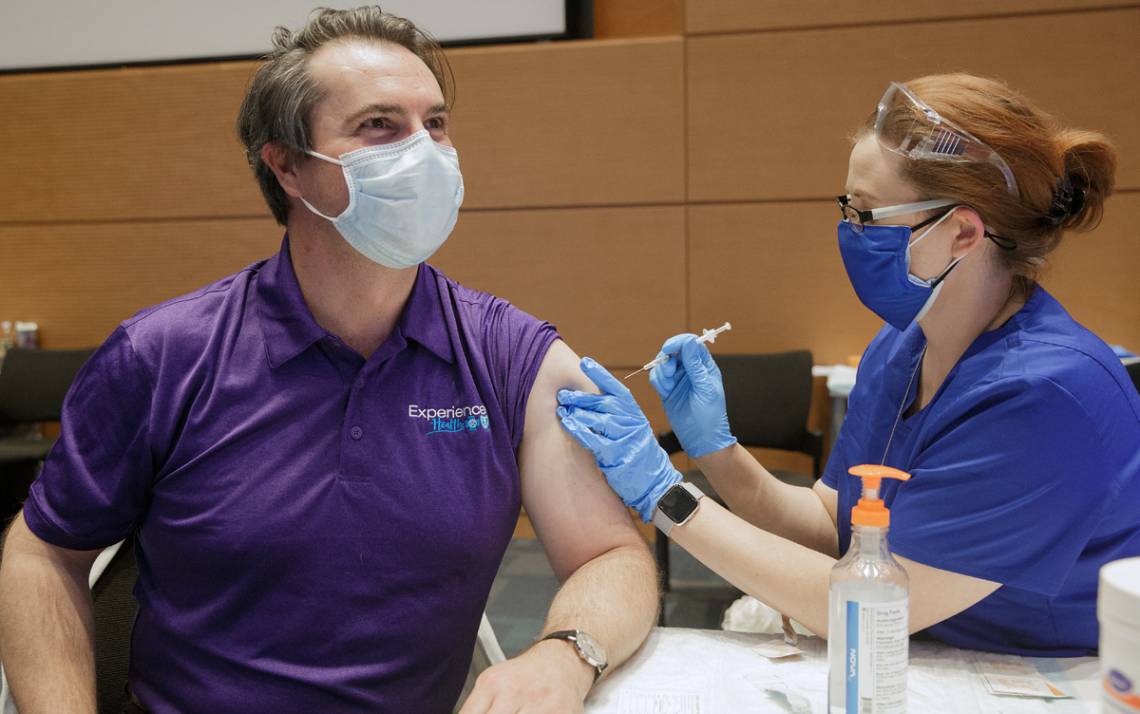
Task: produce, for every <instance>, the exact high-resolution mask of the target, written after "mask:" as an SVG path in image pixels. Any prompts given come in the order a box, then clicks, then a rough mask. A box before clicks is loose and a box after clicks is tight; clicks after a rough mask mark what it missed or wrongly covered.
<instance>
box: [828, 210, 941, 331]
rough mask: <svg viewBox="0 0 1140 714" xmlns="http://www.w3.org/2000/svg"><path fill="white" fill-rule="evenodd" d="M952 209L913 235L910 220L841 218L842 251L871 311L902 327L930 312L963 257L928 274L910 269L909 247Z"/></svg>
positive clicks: (924, 235) (856, 288) (840, 243)
mask: <svg viewBox="0 0 1140 714" xmlns="http://www.w3.org/2000/svg"><path fill="white" fill-rule="evenodd" d="M951 213H953V211H952V210H950V211H947V212H946V213H945V215H943V216H942V217H941V218H939V219H938V220H937V221H935V222H934V223H933V224H932V225H930V226H929V227H928V228H927V229H926V230H925V232H924V233H923V234H922V235H921V236H919V237H918V238H916V239H914V240H911V228H910V226H876V225H871V224H864V225H862V226H857V225H856V224H854V223H852V222H851V221H846V220H844V221H840V222H839V229H838V230H839V253H840V254H841V255H842V256H843V265H844V267H845V268H847V277H848V278H850V280H851V286H852V287H853V288H855V294H856V295H858V296H859V300H860V301H862V303H863V304H864V305H866V306H867V308H868V309H870V310H871V312H873V313H875V314H876V315H878V316H879V317H881V318H882V319H883V320H885V321H886V322H888V323H890V324H891V325H892V326H893V327H895V328H896V329H898V330H905V329H906V328H907V327H908V326H909V325H910V324H911V323H912V322H915V321H917V320H921V319H922V318H923V316H925V315H926V313H927V312H928V311H929V310H930V307H931V306H932V305H933V304H934V301H935V299H936V298H937V297H938V293H939V292H941V290H942V285H943V281H944V280H945V279H946V276H947V275H949V274H950V271H951V270H953V269H954V266H956V265H957V264H958V261H960V260H961V259H962V258H955V259H954V260H952V261H950V265H948V266H946V269H945V270H943V271H942V272H941V273H939V274H938V275H936V276H935V277H933V278H930V279H929V280H924V279H922V278H919V277H917V276H915V275H912V274H911V272H910V247H911V246H912V245H914V244H915V243H918V242H919V241H920V240H922V239H923V238H925V237H926V236H928V235H930V233H931V232H932V231H933V230H934V229H935V228H936V227H937V226H938V225H939V224H940V223H942V221H944V220H946V218H947V217H948V216H949V215H950V214H951ZM860 230H861V232H860Z"/></svg>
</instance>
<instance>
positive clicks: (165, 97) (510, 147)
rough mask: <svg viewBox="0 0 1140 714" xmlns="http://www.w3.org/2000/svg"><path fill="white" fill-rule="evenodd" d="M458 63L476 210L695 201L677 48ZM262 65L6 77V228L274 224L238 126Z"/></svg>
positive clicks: (483, 53)
mask: <svg viewBox="0 0 1140 714" xmlns="http://www.w3.org/2000/svg"><path fill="white" fill-rule="evenodd" d="M450 55H451V57H452V61H453V62H454V69H455V75H456V79H457V82H458V87H459V97H460V99H459V102H458V104H457V108H456V112H455V115H456V116H455V124H454V130H455V131H454V133H455V139H456V143H457V144H458V146H459V150H460V159H461V162H462V166H463V170H464V175H465V178H466V184H467V191H468V193H467V202H466V206H467V207H468V208H480V207H481V208H487V207H495V206H553V205H577V204H628V203H661V202H667V201H677V200H681V199H682V198H683V194H684V173H683V168H682V167H683V160H684V156H683V151H682V146H683V142H684V133H683V132H684V129H683V123H682V122H681V121H680V120H679V117H680V116H682V114H683V100H682V97H683V83H682V79H681V76H682V74H681V56H682V49H681V40H680V39H679V38H673V39H670V40H629V41H613V42H594V43H558V44H550V45H521V46H505V47H482V48H471V49H457V50H453V51H451V53H450ZM253 67H254V63H249V62H231V63H218V64H199V65H187V66H179V67H159V68H131V69H122V70H98V71H91V72H67V73H59V74H32V75H8V76H0V106H3V107H4V108H5V116H4V117H3V119H2V120H0V143H2V144H3V145H4V146H5V151H4V152H3V154H0V185H3V186H4V187H5V188H6V189H7V194H6V199H7V200H5V201H4V203H3V205H0V223H10V222H40V221H85V220H124V219H150V218H159V217H162V218H172V217H177V218H192V217H208V216H261V215H268V211H267V209H266V208H265V206H264V204H263V202H262V199H261V195H260V193H259V192H258V190H257V186H256V184H255V182H254V181H253V179H252V176H251V174H250V172H249V169H248V168H247V167H246V165H245V160H244V156H243V154H242V151H241V148H240V146H239V144H238V142H237V139H236V136H235V134H234V129H233V125H234V121H235V118H236V116H237V110H238V106H239V104H240V102H241V98H242V96H243V94H244V90H245V86H246V83H247V81H248V77H249V74H250V72H251V70H252V68H253Z"/></svg>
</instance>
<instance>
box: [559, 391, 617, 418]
mask: <svg viewBox="0 0 1140 714" xmlns="http://www.w3.org/2000/svg"><path fill="white" fill-rule="evenodd" d="M558 404H559V405H561V406H564V407H576V408H578V409H589V410H590V411H595V412H602V413H603V414H616V413H618V412H620V411H624V410H623V409H621V407H620V402H619V401H618V400H617V399H616V398H615V397H614V396H613V395H611V394H591V393H590V392H579V391H577V390H574V389H560V390H558Z"/></svg>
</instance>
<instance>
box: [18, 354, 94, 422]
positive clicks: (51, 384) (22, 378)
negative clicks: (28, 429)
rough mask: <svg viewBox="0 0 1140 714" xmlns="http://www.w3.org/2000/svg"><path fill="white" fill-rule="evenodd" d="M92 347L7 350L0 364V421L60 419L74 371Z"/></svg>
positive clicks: (86, 357) (76, 370)
mask: <svg viewBox="0 0 1140 714" xmlns="http://www.w3.org/2000/svg"><path fill="white" fill-rule="evenodd" d="M94 351H95V350H94V349H92V348H88V349H81V350H28V349H22V348H19V347H16V348H13V349H10V350H8V353H7V355H5V357H4V364H3V365H2V366H0V422H36V421H59V414H60V411H61V409H62V408H63V398H64V396H66V395H67V390H68V388H69V387H70V386H71V382H72V380H74V379H75V374H76V372H78V371H79V368H80V367H82V366H83V363H84V362H86V361H87V359H88V358H89V357H90V356H91V354H92V353H93V352H94Z"/></svg>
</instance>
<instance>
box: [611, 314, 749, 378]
mask: <svg viewBox="0 0 1140 714" xmlns="http://www.w3.org/2000/svg"><path fill="white" fill-rule="evenodd" d="M731 329H732V323H731V322H726V323H724V324H723V325H721V326H720V327H718V328H716V329H714V330H704V331H703V332H702V333H701V336H700V337H698V338H697V342H698V343H700V344H705V343H707V342H716V338H717V335H719V334H720V333H722V332H727V331H728V330H731ZM668 361H669V357H666V356H665V355H661V356H660V357H658V358H657V359H655V360H653V361H652V362H647V363H646V364H645V366H644V367H642V368H641V369H639V370H637V371H636V372H630V373H629V374H627V375H625V376H624V377H622V381H625V380H627V379H629V378H630V377H635V376H637V375H639V374H641V373H642V372H648V371H649V370H651V369H653V368H654V367H659V366H661V365H663V364H665V363H666V362H668Z"/></svg>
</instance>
